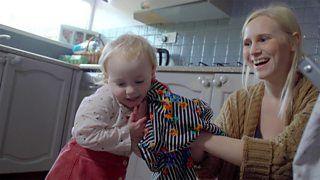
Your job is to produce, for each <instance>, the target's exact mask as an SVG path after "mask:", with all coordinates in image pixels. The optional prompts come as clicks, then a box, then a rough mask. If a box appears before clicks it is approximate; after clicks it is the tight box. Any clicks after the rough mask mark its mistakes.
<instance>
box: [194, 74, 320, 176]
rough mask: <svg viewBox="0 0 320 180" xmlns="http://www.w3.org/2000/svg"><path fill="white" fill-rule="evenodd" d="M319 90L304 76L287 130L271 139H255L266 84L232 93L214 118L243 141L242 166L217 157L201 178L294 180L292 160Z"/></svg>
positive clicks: (208, 163) (206, 163)
mask: <svg viewBox="0 0 320 180" xmlns="http://www.w3.org/2000/svg"><path fill="white" fill-rule="evenodd" d="M318 93H319V92H318V90H317V89H316V87H314V86H313V85H312V83H311V82H310V81H309V80H307V79H306V78H305V77H303V78H301V79H300V80H299V81H298V82H297V84H296V86H295V88H294V92H293V97H294V98H293V106H292V110H289V111H288V115H287V118H286V120H285V128H284V130H283V132H282V133H280V134H279V135H278V136H276V137H274V138H273V139H271V140H264V139H257V138H253V137H254V134H255V131H256V128H257V126H258V123H259V119H260V110H261V103H262V98H263V94H264V83H263V82H260V83H258V84H256V85H254V86H252V87H250V88H249V89H248V92H247V91H246V90H244V89H241V90H238V91H236V92H234V93H233V94H231V95H230V96H229V97H228V99H227V100H226V102H225V103H224V105H223V107H222V109H221V111H220V114H219V115H218V117H217V118H216V119H215V124H216V125H218V126H219V127H220V128H221V129H222V130H223V131H224V132H225V133H226V134H227V135H228V136H229V137H232V138H237V139H242V141H244V149H243V161H242V164H241V167H240V168H239V167H237V166H235V165H232V164H230V163H228V162H226V161H222V160H219V159H217V158H213V157H211V158H208V159H207V160H205V161H204V162H203V163H202V169H200V170H199V172H198V176H200V178H209V177H210V178H212V177H213V176H218V178H219V179H246V180H247V179H292V175H293V174H292V161H293V158H294V155H295V153H296V150H297V147H298V144H299V142H300V139H301V136H302V133H303V130H304V127H305V125H306V123H307V121H308V119H309V116H310V114H311V112H312V108H313V106H314V104H315V102H316V100H317V96H318Z"/></svg>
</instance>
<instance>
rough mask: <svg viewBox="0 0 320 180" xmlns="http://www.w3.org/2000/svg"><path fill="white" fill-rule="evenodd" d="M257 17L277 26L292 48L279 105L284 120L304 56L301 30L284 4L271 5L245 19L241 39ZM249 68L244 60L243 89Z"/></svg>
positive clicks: (245, 85)
mask: <svg viewBox="0 0 320 180" xmlns="http://www.w3.org/2000/svg"><path fill="white" fill-rule="evenodd" d="M259 16H266V17H269V18H271V19H273V20H274V21H276V23H277V24H278V25H279V27H280V28H281V30H282V31H283V32H285V34H287V40H288V41H289V42H290V43H291V45H292V47H294V55H293V59H292V65H291V68H290V71H289V73H288V76H287V80H286V82H285V85H284V87H283V89H282V92H281V103H280V111H279V114H278V115H279V117H280V118H281V119H283V118H286V116H287V111H288V110H290V109H289V108H292V107H291V103H292V98H293V97H292V96H293V87H294V85H295V80H296V75H297V71H298V63H299V61H300V60H301V59H302V58H303V56H304V54H303V51H302V37H301V29H300V26H299V24H298V21H297V19H296V17H295V15H294V13H293V12H292V10H291V9H290V8H289V7H288V6H286V5H284V4H277V5H275V4H273V5H270V6H269V7H267V8H262V9H258V10H255V11H254V12H252V13H251V14H250V15H249V16H248V17H247V19H246V21H245V23H244V25H243V27H242V37H243V36H244V30H245V28H246V26H247V25H248V24H249V23H250V22H251V21H252V20H253V19H255V18H257V17H259ZM295 34H298V35H299V37H300V39H299V40H300V41H296V40H295V39H294V36H293V35H295ZM249 71H250V67H249V66H248V65H247V64H246V61H245V60H244V63H243V72H244V73H243V74H244V75H245V77H243V81H242V82H243V84H244V87H245V88H246V89H247V88H248V77H249Z"/></svg>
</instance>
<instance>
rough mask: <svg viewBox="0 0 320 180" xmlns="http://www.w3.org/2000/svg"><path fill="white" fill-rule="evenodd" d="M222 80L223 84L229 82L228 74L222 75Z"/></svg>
mask: <svg viewBox="0 0 320 180" xmlns="http://www.w3.org/2000/svg"><path fill="white" fill-rule="evenodd" d="M219 79H220V82H221V83H222V84H225V83H227V82H228V78H227V77H226V76H220V78H219Z"/></svg>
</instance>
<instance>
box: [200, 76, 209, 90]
mask: <svg viewBox="0 0 320 180" xmlns="http://www.w3.org/2000/svg"><path fill="white" fill-rule="evenodd" d="M198 80H199V81H200V82H201V84H202V85H203V87H210V85H211V84H210V81H209V80H208V79H206V78H203V77H201V76H200V77H198Z"/></svg>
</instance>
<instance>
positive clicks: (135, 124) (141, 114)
mask: <svg viewBox="0 0 320 180" xmlns="http://www.w3.org/2000/svg"><path fill="white" fill-rule="evenodd" d="M146 120H147V118H146V103H142V104H140V105H139V107H134V108H133V112H132V113H131V115H130V117H129V121H128V125H129V131H130V137H131V141H133V142H136V143H137V142H138V141H139V140H140V139H141V138H142V136H143V132H144V127H145V123H146Z"/></svg>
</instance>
